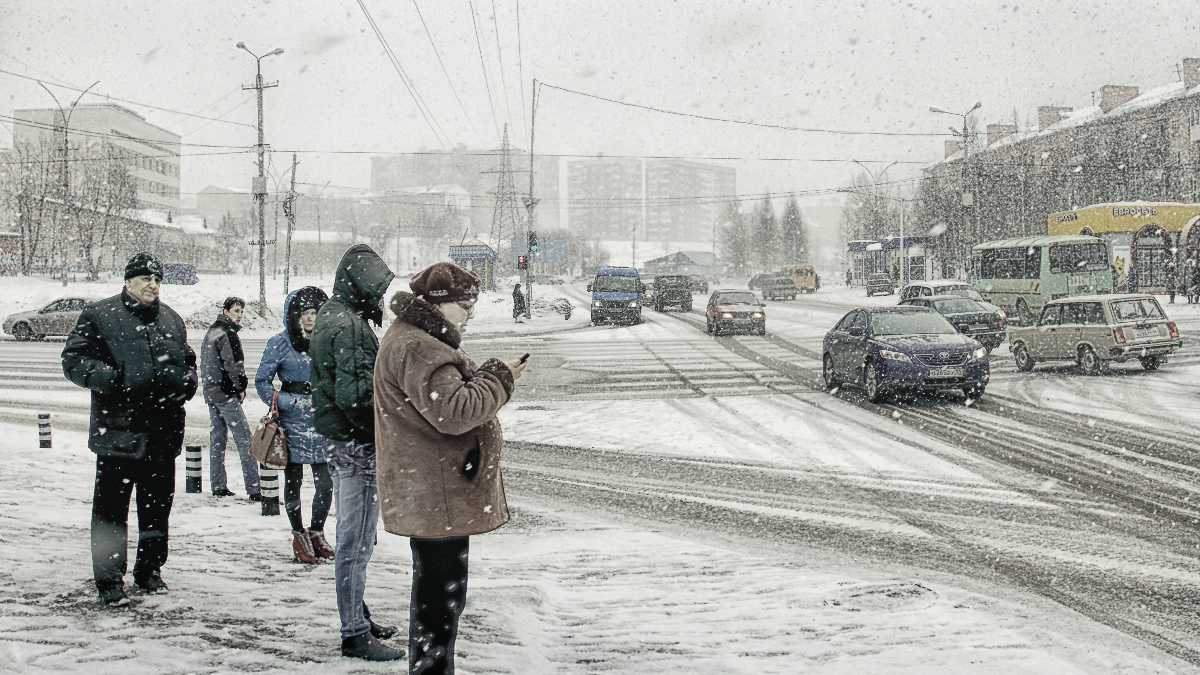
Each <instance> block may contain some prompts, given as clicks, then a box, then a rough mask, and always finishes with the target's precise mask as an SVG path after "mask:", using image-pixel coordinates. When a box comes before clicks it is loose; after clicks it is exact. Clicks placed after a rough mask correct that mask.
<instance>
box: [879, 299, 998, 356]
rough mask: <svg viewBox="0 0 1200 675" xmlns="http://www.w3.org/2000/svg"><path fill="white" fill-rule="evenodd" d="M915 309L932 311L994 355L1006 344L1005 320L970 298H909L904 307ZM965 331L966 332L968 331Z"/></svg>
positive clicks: (902, 303)
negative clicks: (996, 350) (998, 348)
mask: <svg viewBox="0 0 1200 675" xmlns="http://www.w3.org/2000/svg"><path fill="white" fill-rule="evenodd" d="M900 304H901V305H909V306H912V307H929V308H930V309H932V310H933V311H935V312H937V313H938V314H941V315H942V316H944V317H946V318H947V319H949V320H950V323H952V324H954V327H955V328H958V329H959V330H960V331H962V333H963V334H964V335H969V336H971V337H973V338H975V339H976V340H979V341H980V342H981V343H983V346H984V347H986V348H987V349H988V351H991V350H993V349H995V348H996V347H999V346H1000V343H1002V342H1004V334H1005V333H1004V317H1002V316H1000V314H999V313H998V312H997V311H989V310H988V308H987V307H984V306H983V305H982V304H981V303H979V302H976V301H974V300H972V299H970V298H966V297H962V296H957V295H948V296H937V295H935V296H932V297H928V298H927V297H924V296H922V297H919V298H909V299H908V300H904V301H902V302H901V303H900ZM964 327H965V328H964Z"/></svg>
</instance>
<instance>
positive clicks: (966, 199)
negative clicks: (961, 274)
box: [929, 101, 983, 256]
mask: <svg viewBox="0 0 1200 675" xmlns="http://www.w3.org/2000/svg"><path fill="white" fill-rule="evenodd" d="M982 107H983V102H982V101H977V102H976V103H975V105H973V106H971V109H970V110H968V111H967V112H965V113H956V112H950V111H949V110H942V109H941V108H935V107H933V106H930V107H929V112H933V113H941V114H943V115H957V116H958V117H961V118H962V119H963V128H962V133H961V134H960V133H959V132H958V130H957V129H955V128H954V127H950V133H952V134H954V135H955V136H958V137H959V138H961V139H962V147H963V163H962V166H963V168H962V182H963V198H962V203H963V206H964V207H967V206H974V205H975V199H974V196H973V195H972V194H971V193H970V192H967V156H968V155H969V154H970V152H971V139H970V137H969V136H968V135H967V116H968V115H970V114H971V113H973V112H975V111H976V110H979V109H980V108H982ZM978 229H979V209H975V230H978ZM978 236H979V233H978V232H972V237H978ZM963 253H964V252H963V251H959V255H960V256H961V255H963Z"/></svg>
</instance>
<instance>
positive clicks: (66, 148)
mask: <svg viewBox="0 0 1200 675" xmlns="http://www.w3.org/2000/svg"><path fill="white" fill-rule="evenodd" d="M38 84H39V85H41V86H42V89H45V90H46V93H47V94H50V98H52V99H54V105H56V106H58V114H59V116H60V117H61V118H62V121H63V125H62V130H63V147H62V199H63V205H64V206H65V205H66V203H67V198H68V197H67V195H68V194H69V193H70V192H71V168H70V163H69V161H70V159H69V158H70V154H71V146H70V145H69V144H68V142H67V129H68V128H69V127H70V126H71V116H72V115H74V114H75V106H76V105H77V104H78V103H79V100H80V99H82V98H83V95H84V94H86V93H88V91H90V90H91V88H92V87H94V86H96V85H98V84H100V81H99V80H97V81H95V82H93V83H92V84H91V86H89V87H88V88H87V89H84V90H83V93H81V94H79V96H76V97H75V100H74V101H72V102H71V107H70V108H69V109H67V110H63V107H62V104H61V103H59V102H58V97H57V96H55V95H54V92H52V91H50V89H49V87H47V86H46V85H44V84H42V83H41V81H38ZM68 247H69V244H68V243H67V238H66V237H63V261H62V263H63V264H62V285H63V286H66V285H67V267H68V265H67V248H68Z"/></svg>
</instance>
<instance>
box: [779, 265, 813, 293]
mask: <svg viewBox="0 0 1200 675" xmlns="http://www.w3.org/2000/svg"><path fill="white" fill-rule="evenodd" d="M779 274H780V275H781V276H785V277H791V279H792V283H794V284H796V290H798V291H800V292H801V293H816V292H817V289H819V288H821V275H819V274H817V271H816V270H815V269H813V266H812V265H784V266H783V268H782V269H780V270H779Z"/></svg>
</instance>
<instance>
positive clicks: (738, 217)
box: [717, 199, 750, 274]
mask: <svg viewBox="0 0 1200 675" xmlns="http://www.w3.org/2000/svg"><path fill="white" fill-rule="evenodd" d="M720 220H721V225H720V227H719V228H718V230H717V240H718V243H719V244H720V249H721V258H722V259H724V261H725V264H727V265H729V267H730V268H732V270H733V272H734V273H735V274H746V273H747V271H748V268H749V265H750V232H749V228H748V227H747V226H746V216H745V215H743V214H742V203H741V202H740V201H738V200H736V199H735V200H734V201H732V202H729V203H728V204H726V205H725V207H724V208H723V209H721V216H720Z"/></svg>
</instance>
